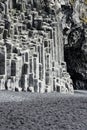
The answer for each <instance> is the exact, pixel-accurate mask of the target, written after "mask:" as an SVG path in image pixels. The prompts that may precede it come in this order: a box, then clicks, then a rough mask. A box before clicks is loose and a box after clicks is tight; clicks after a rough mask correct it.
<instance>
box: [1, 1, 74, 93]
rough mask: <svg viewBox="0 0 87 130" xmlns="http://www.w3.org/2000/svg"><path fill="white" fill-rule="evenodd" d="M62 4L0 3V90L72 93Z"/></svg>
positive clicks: (59, 2) (54, 2)
mask: <svg viewBox="0 0 87 130" xmlns="http://www.w3.org/2000/svg"><path fill="white" fill-rule="evenodd" d="M65 4H66V3H65V2H64V1H63V0H62V1H57V0H56V1H54V0H52V1H49V0H48V1H45V0H39V1H37V0H5V1H4V0H2V1H1V2H0V89H1V90H4V89H7V90H13V91H15V90H16V91H22V90H23V91H30V92H41V93H43V92H52V91H58V92H62V93H68V92H70V93H72V92H73V83H72V80H71V78H70V75H69V73H68V72H67V67H66V62H65V61H64V43H63V29H64V28H63V25H64V24H61V23H63V20H64V19H63V18H64V13H63V11H62V7H64V6H65ZM65 37H66V36H65Z"/></svg>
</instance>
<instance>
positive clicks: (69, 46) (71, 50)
mask: <svg viewBox="0 0 87 130" xmlns="http://www.w3.org/2000/svg"><path fill="white" fill-rule="evenodd" d="M86 9H87V1H86V0H83V1H78V0H75V1H71V3H70V5H69V6H68V8H66V6H65V7H64V8H63V12H64V14H65V16H67V19H66V20H67V21H65V23H67V25H68V26H65V27H64V30H63V32H64V41H65V61H66V63H67V68H68V72H69V73H70V75H71V77H72V80H73V83H74V88H75V89H87V72H86V69H87V64H86V62H87V13H86ZM69 12H70V13H69Z"/></svg>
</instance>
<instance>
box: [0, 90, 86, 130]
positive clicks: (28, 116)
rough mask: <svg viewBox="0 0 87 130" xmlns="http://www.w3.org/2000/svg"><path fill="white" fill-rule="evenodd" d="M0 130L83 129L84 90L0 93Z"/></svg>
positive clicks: (84, 122) (84, 111)
mask: <svg viewBox="0 0 87 130" xmlns="http://www.w3.org/2000/svg"><path fill="white" fill-rule="evenodd" d="M0 130H87V92H80V91H78V93H77V92H76V93H75V94H74V95H63V94H58V93H51V94H37V93H34V94H31V93H28V92H27V93H25V92H20V93H18V92H8V91H3V92H0Z"/></svg>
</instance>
